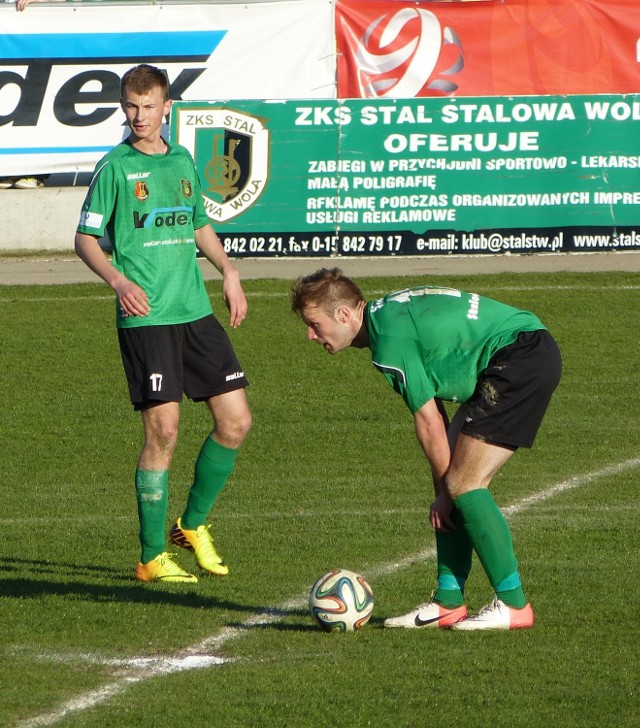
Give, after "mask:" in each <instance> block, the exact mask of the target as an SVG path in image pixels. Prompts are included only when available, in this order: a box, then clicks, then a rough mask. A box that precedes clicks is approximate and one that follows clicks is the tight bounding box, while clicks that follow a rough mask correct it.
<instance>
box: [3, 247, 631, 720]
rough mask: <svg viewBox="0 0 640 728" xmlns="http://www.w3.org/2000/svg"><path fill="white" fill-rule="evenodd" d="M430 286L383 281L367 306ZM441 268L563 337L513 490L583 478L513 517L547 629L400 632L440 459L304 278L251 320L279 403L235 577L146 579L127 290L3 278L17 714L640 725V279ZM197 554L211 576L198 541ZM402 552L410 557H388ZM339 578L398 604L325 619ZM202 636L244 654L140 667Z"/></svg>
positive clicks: (247, 494)
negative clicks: (140, 568) (345, 341)
mask: <svg viewBox="0 0 640 728" xmlns="http://www.w3.org/2000/svg"><path fill="white" fill-rule="evenodd" d="M313 268H314V265H313V262H312V261H311V262H310V266H309V269H310V270H313ZM420 282H425V279H424V278H422V279H419V280H418V279H411V278H395V279H392V278H389V279H383V278H372V279H362V280H360V283H361V284H362V287H363V290H364V291H365V293H366V295H367V297H368V298H370V297H375V296H376V295H378V294H380V293H382V292H386V291H389V290H394V289H397V288H401V287H405V286H408V285H413V284H417V283H420ZM426 282H430V283H436V284H440V285H452V286H457V287H461V288H465V289H467V290H473V291H476V292H478V293H483V294H487V295H492V296H493V297H495V298H498V299H501V300H503V301H505V302H508V303H511V304H513V305H516V306H520V307H524V308H530V309H532V310H534V311H535V312H536V313H537V314H538V315H540V317H541V318H542V320H543V321H544V322H545V323H546V324H547V325H548V327H549V328H550V329H551V331H552V332H553V333H554V335H555V336H556V338H557V340H558V343H559V344H560V347H561V349H562V351H563V356H564V377H563V381H562V383H561V385H560V387H559V389H558V391H557V393H556V395H555V397H554V400H553V401H552V404H551V407H550V410H549V412H548V415H547V418H546V420H545V422H544V424H543V427H542V430H541V432H540V435H539V438H538V440H537V442H536V446H535V447H534V449H533V450H532V451H521V452H519V453H517V454H516V456H515V457H514V458H513V459H512V460H511V461H510V462H509V463H508V464H507V466H506V467H505V468H504V469H503V471H502V472H501V473H500V474H499V475H498V476H497V477H496V479H495V481H494V484H493V486H492V491H493V493H494V495H495V497H496V499H497V500H498V502H499V503H500V505H502V506H509V505H512V504H518V503H522V502H523V499H526V498H527V497H528V496H530V495H531V494H534V493H537V492H540V491H544V490H545V489H548V488H550V487H551V486H553V485H554V484H556V483H559V482H565V481H567V482H572V483H574V485H575V486H576V487H574V488H572V489H568V490H566V491H564V492H562V493H559V494H557V495H555V496H553V497H550V498H548V499H546V500H541V501H539V502H537V503H534V504H532V505H529V506H528V507H523V508H522V509H521V510H520V511H519V512H517V513H515V514H514V515H513V516H510V521H511V524H512V530H513V535H514V540H515V543H516V551H517V555H518V558H519V561H520V566H521V572H522V576H523V579H524V583H525V588H526V591H527V594H528V596H529V597H530V599H531V601H532V602H533V604H534V607H535V609H536V616H537V622H536V626H535V628H534V629H533V630H531V631H527V632H520V633H490V634H460V633H449V632H438V631H435V632H433V631H429V630H426V631H425V630H423V631H412V630H408V631H384V630H383V629H382V622H383V620H384V618H385V617H387V616H391V615H395V614H399V613H402V612H404V611H407V610H409V609H411V608H413V607H414V606H415V605H416V604H418V603H419V602H421V601H424V600H425V599H426V598H428V597H429V594H430V593H431V590H432V588H433V585H434V571H435V565H434V560H433V558H432V557H428V558H426V560H419V559H418V558H417V555H418V554H420V553H422V552H426V553H428V550H429V549H430V547H432V546H433V542H434V539H433V534H432V532H431V531H430V529H429V527H428V524H427V518H426V516H427V508H428V504H429V502H430V493H431V485H430V481H429V477H428V470H427V467H426V464H425V461H424V458H423V457H422V455H421V453H420V450H419V447H418V445H417V443H416V442H415V439H414V435H413V430H412V424H411V418H410V415H409V413H408V411H407V410H406V409H405V407H404V404H403V403H402V401H401V399H400V398H399V397H397V395H395V394H394V393H393V392H392V391H391V389H390V388H389V387H388V386H387V385H386V384H385V382H384V379H383V378H382V377H381V376H380V375H379V374H378V373H376V372H375V370H374V369H373V367H372V366H371V365H370V364H369V361H368V355H367V352H365V351H357V350H349V351H345V352H342V353H341V354H339V355H337V356H336V357H330V356H328V355H327V354H326V353H325V352H324V351H322V350H321V348H320V347H318V346H317V345H313V344H310V343H308V342H307V341H306V339H305V330H304V327H303V325H302V324H301V322H300V321H299V320H298V319H297V318H296V317H295V316H293V315H292V314H291V313H290V312H289V307H288V298H287V292H288V285H289V284H288V282H287V281H248V282H246V284H245V289H246V291H247V294H248V297H249V302H250V307H251V310H250V317H249V318H248V319H247V321H246V322H245V324H243V326H242V327H241V328H240V329H239V330H237V331H233V332H231V334H230V335H231V337H232V340H233V343H234V346H235V347H236V349H237V352H238V354H239V356H240V359H241V361H242V363H243V366H244V368H245V370H246V371H247V373H248V375H249V378H250V380H251V386H250V388H249V390H248V396H249V398H250V403H251V406H252V410H253V413H254V428H253V430H252V432H251V434H250V436H249V438H248V440H247V442H246V444H245V446H244V448H243V450H242V453H241V455H240V457H239V459H238V465H237V469H236V472H235V473H234V475H233V478H232V481H231V482H230V484H229V486H228V487H227V488H226V489H225V491H224V492H223V494H222V495H221V497H220V499H219V501H218V504H217V507H216V509H215V512H214V514H213V516H212V519H211V521H212V523H213V524H214V526H213V529H214V534H215V537H216V541H217V544H218V546H219V549H220V551H221V552H222V553H223V554H224V555H225V557H226V560H227V561H228V563H229V564H230V567H231V575H230V577H229V578H227V579H215V578H203V579H201V580H200V582H199V583H198V584H197V585H193V586H186V585H182V586H180V585H161V586H155V585H143V584H138V583H136V582H134V581H133V579H132V574H133V568H134V565H135V562H136V559H137V557H138V543H137V521H136V515H135V497H134V489H133V472H134V467H135V460H136V457H137V453H138V450H139V447H140V436H141V428H140V422H139V418H138V416H137V415H135V414H134V413H133V412H132V410H131V407H130V405H129V402H128V398H127V393H126V387H125V383H124V375H123V374H122V371H121V365H120V360H119V353H118V349H117V342H116V336H115V332H114V328H113V301H112V297H111V295H110V292H109V290H108V289H107V288H106V286H103V285H99V284H96V285H74V286H55V287H0V303H1V304H2V310H3V324H2V362H3V367H2V387H0V406H1V409H0V412H1V413H2V414H1V417H0V445H1V448H2V450H1V452H2V468H1V469H0V494H1V497H2V509H1V511H0V524H1V525H2V534H3V538H2V541H1V542H0V625H1V627H2V639H1V640H0V725H3V726H4V725H7V726H14V725H22V726H27V725H45V724H46V725H63V726H149V727H151V726H153V727H156V726H162V725H182V724H184V725H191V726H194V727H196V726H197V727H199V726H209V725H216V726H217V725H220V726H265V727H267V726H269V727H270V726H283V727H284V726H335V725H349V726H380V727H383V726H384V727H386V726H394V727H395V726H407V727H409V726H416V727H419V726H435V727H437V728H440V727H442V728H444V727H445V726H446V727H447V728H448V726H451V725H458V726H466V727H471V728H475V726H478V727H480V726H482V727H483V728H484V727H485V726H489V725H493V726H499V727H501V726H505V727H507V726H523V727H527V728H528V727H532V728H535V727H537V726H540V727H541V728H542V727H544V728H549V726H563V727H564V726H566V727H576V728H577V727H584V728H587V727H588V728H591V727H592V726H595V725H611V726H616V727H623V728H626V727H627V726H628V727H629V728H631V726H637V725H638V724H640V709H639V696H638V692H639V688H638V686H639V685H640V670H639V668H638V659H637V651H638V644H639V638H640V629H639V627H638V625H639V619H640V608H639V607H638V602H637V601H636V600H637V584H638V581H639V579H640V555H639V554H640V537H639V529H638V523H639V521H640V512H639V510H640V496H639V495H638V493H639V486H640V475H639V469H640V462H635V460H636V459H637V458H639V457H640V448H639V446H638V443H639V437H638V432H639V428H638V424H637V418H638V412H639V411H640V385H639V381H638V371H639V367H638V365H639V362H640V343H639V337H638V309H637V301H638V293H639V291H640V276H638V275H633V274H623V273H607V274H552V275H550V274H512V275H495V276H477V277H460V276H455V277H453V276H452V277H447V278H446V279H445V278H442V277H432V278H429V279H427V280H426ZM209 285H210V290H211V292H212V297H213V301H214V305H215V306H216V309H217V311H218V312H219V314H220V318H221V321H222V322H223V323H226V318H225V315H224V313H223V309H222V307H221V305H220V302H219V301H220V299H219V288H218V286H217V285H216V284H215V283H212V284H209ZM208 428H209V419H208V415H207V413H206V410H205V408H204V407H203V406H202V405H195V404H193V403H191V402H185V403H184V406H183V408H182V425H181V435H180V444H179V447H178V451H177V453H176V456H175V460H174V467H173V470H172V479H171V502H170V513H171V515H175V514H177V513H179V511H180V510H181V508H182V504H183V502H184V498H185V494H186V491H187V489H188V487H189V484H190V478H191V472H192V468H193V461H194V459H195V457H196V455H197V452H198V450H199V448H200V446H201V443H202V441H203V439H204V437H205V435H206V433H207V431H208ZM626 462H629V465H628V467H627V468H626V469H623V470H622V471H621V472H620V473H618V474H613V475H606V474H601V475H598V473H600V472H601V471H602V470H603V469H604V468H606V467H608V466H611V465H615V464H619V463H626ZM588 474H592V477H591V479H590V480H589V479H588V478H586V479H585V480H575V481H573V480H572V479H573V478H580V477H581V476H583V475H588ZM412 555H416V559H415V560H414V561H412V559H411V556H412ZM177 559H178V560H179V562H180V563H181V564H182V565H183V566H185V567H191V566H192V564H193V561H192V557H191V556H190V554H188V553H186V552H181V553H180V554H179V555H178V556H177ZM394 563H397V564H400V563H402V564H403V566H402V567H398V568H394V567H393V566H390V567H389V568H388V569H386V570H385V569H384V568H383V567H384V566H385V565H393V564H394ZM334 566H342V567H344V568H349V569H353V570H356V571H359V572H361V573H363V574H364V575H365V576H367V577H368V578H369V581H370V583H371V585H372V587H373V590H374V594H375V599H376V606H375V609H374V615H373V618H372V620H371V622H370V623H369V624H368V625H367V626H366V627H365V628H364V629H363V630H362V631H361V632H359V633H357V634H347V635H335V634H325V633H323V632H321V631H319V630H318V629H317V628H316V627H315V626H314V625H313V623H312V620H311V617H310V615H309V614H308V612H307V609H306V607H305V605H304V597H305V595H306V593H307V590H308V588H309V587H310V585H311V584H312V583H313V582H314V580H315V579H316V577H317V576H319V575H320V574H322V573H324V572H325V571H327V570H328V569H329V568H332V567H334ZM467 596H468V599H469V605H470V608H471V609H477V608H480V607H481V606H483V605H484V603H486V602H487V601H488V600H489V599H490V597H491V594H490V590H489V587H488V584H487V582H486V579H485V577H484V574H483V572H482V570H481V568H480V567H479V564H476V565H475V567H474V571H473V573H472V577H471V579H470V581H469V584H468V589H467ZM256 615H262V616H261V617H258V618H257V619H256ZM220 635H225V637H224V639H222V641H220V642H215V641H210V642H206V640H208V639H211V640H215V638H216V637H219V636H220ZM199 644H202V651H203V652H205V653H209V654H216V655H218V656H219V657H222V658H225V659H226V660H227V662H225V664H223V665H218V666H212V667H209V668H206V669H201V670H190V671H184V672H173V673H170V674H165V675H160V674H158V672H157V671H155V672H154V671H153V670H152V669H150V668H149V667H146V668H145V667H144V666H142V667H139V668H134V667H132V666H131V663H130V662H129V663H127V662H125V663H123V662H122V661H126V660H132V659H134V658H162V657H167V658H169V657H174V656H180V655H184V654H185V652H184V651H185V650H188V649H189V648H192V647H193V646H194V645H199ZM107 692H111V693H112V694H111V697H110V698H109V699H105V700H102V701H101V702H98V703H97V704H95V705H93V707H91V705H92V702H91V696H92V695H94V694H97V695H100V696H103V695H104V694H105V693H107ZM65 706H67V707H68V710H67V712H66V713H65V712H64V710H65ZM83 706H84V707H83ZM56 713H58V717H57V718H49V717H48V716H51V715H54V714H56Z"/></svg>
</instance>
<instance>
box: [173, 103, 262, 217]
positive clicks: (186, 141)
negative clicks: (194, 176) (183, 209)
mask: <svg viewBox="0 0 640 728" xmlns="http://www.w3.org/2000/svg"><path fill="white" fill-rule="evenodd" d="M178 141H179V143H180V144H183V145H184V146H186V147H187V148H191V149H192V150H193V157H194V159H195V162H196V167H197V168H198V171H199V173H200V178H201V183H202V196H203V198H204V204H205V208H206V210H207V214H208V215H209V217H210V218H211V219H212V221H213V222H214V223H215V222H227V221H228V220H232V219H233V218H235V217H238V216H239V215H241V214H242V213H243V212H245V211H246V210H247V209H249V208H250V207H251V206H252V205H254V204H255V202H256V201H257V200H258V198H259V197H260V195H261V194H262V192H263V191H264V189H265V187H266V185H267V181H268V178H269V130H268V129H267V128H266V126H265V120H264V119H261V118H259V117H257V116H253V115H251V114H246V113H244V112H241V111H237V110H235V109H231V108H221V107H219V108H216V107H214V108H209V107H208V108H206V109H202V110H198V109H196V108H189V109H182V110H180V116H179V118H178Z"/></svg>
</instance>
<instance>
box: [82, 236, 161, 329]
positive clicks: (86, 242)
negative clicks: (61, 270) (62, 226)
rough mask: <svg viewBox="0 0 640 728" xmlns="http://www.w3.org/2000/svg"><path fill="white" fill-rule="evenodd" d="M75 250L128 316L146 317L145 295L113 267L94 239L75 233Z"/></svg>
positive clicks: (146, 301)
mask: <svg viewBox="0 0 640 728" xmlns="http://www.w3.org/2000/svg"><path fill="white" fill-rule="evenodd" d="M75 250H76V254H77V255H78V257H79V258H80V259H81V260H82V261H83V262H84V264H85V265H86V266H87V267H88V268H90V269H91V270H92V271H93V272H94V273H95V274H96V275H97V276H99V277H100V278H102V280H103V281H104V282H105V283H107V284H108V285H109V286H111V288H113V290H114V291H115V293H116V296H117V297H118V302H119V304H120V306H121V307H122V309H123V311H125V312H126V313H127V314H129V316H146V315H147V314H148V313H149V311H150V308H149V301H148V298H147V294H146V293H145V292H144V291H143V290H142V288H140V286H138V285H137V284H136V283H134V282H133V281H130V280H129V279H128V278H126V277H125V276H124V275H122V273H120V272H119V271H117V270H116V269H115V268H114V267H113V265H112V264H111V263H110V261H109V260H107V258H106V256H105V254H104V253H103V251H102V248H101V247H100V245H99V244H98V239H97V238H96V237H94V236H93V235H87V234H85V233H76V238H75Z"/></svg>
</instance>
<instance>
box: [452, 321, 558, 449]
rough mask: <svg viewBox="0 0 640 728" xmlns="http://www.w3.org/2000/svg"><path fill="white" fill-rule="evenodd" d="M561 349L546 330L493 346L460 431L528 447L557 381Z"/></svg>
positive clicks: (497, 441) (494, 442) (496, 441)
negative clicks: (499, 345) (492, 352)
mask: <svg viewBox="0 0 640 728" xmlns="http://www.w3.org/2000/svg"><path fill="white" fill-rule="evenodd" d="M561 373H562V360H561V357H560V350H559V349H558V345H557V344H556V342H555V341H554V339H553V337H552V336H551V334H550V333H549V332H548V331H546V330H540V331H527V332H524V333H522V334H519V335H518V338H517V339H516V340H515V341H514V343H513V344H510V345H509V346H505V347H504V348H503V349H500V350H499V351H497V352H496V353H495V354H494V355H493V357H492V358H491V360H490V361H489V364H488V366H487V368H486V369H485V370H484V371H483V372H482V374H481V375H480V377H479V379H478V384H477V386H476V389H475V392H474V393H473V395H472V397H471V399H470V400H469V401H468V403H467V407H468V411H467V413H466V419H465V423H464V425H463V426H462V432H464V433H465V434H466V435H469V436H471V437H476V438H478V439H480V440H486V441H487V442H491V443H493V444H495V445H505V446H506V447H511V448H514V449H515V448H518V447H531V446H532V445H533V441H534V440H535V437H536V434H537V432H538V428H539V427H540V424H541V422H542V418H543V417H544V413H545V412H546V410H547V407H548V406H549V401H550V400H551V395H552V394H553V392H554V390H555V388H556V387H557V386H558V382H559V381H560V375H561Z"/></svg>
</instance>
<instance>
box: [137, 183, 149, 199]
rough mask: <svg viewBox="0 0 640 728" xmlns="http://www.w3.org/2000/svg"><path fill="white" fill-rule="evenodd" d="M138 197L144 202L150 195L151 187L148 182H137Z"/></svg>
mask: <svg viewBox="0 0 640 728" xmlns="http://www.w3.org/2000/svg"><path fill="white" fill-rule="evenodd" d="M136 197H137V198H138V199H139V200H140V202H144V201H145V200H146V199H148V197H149V187H148V186H147V183H146V182H136Z"/></svg>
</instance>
